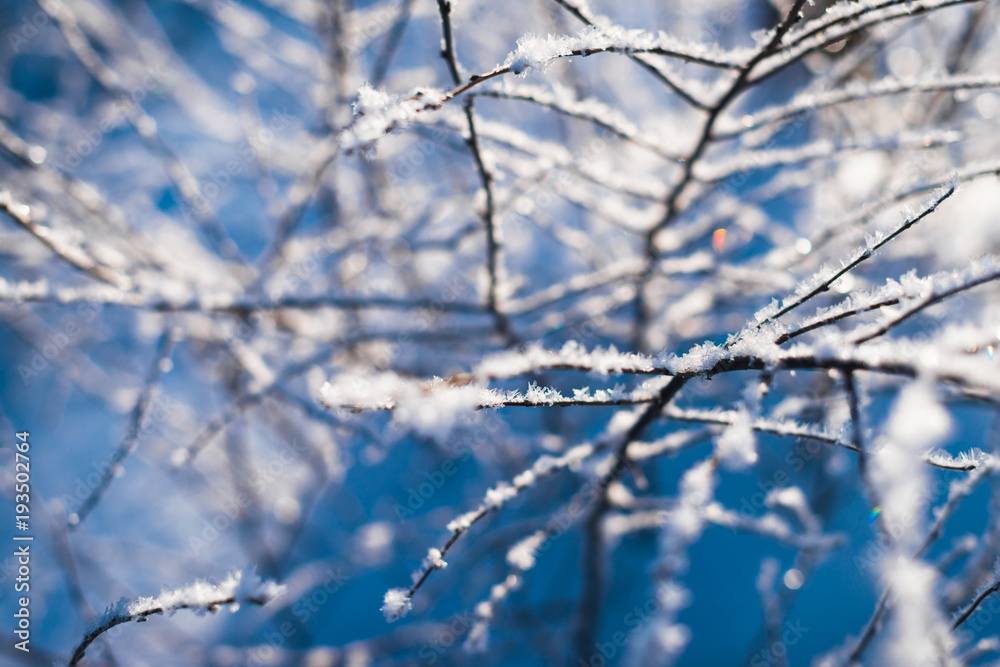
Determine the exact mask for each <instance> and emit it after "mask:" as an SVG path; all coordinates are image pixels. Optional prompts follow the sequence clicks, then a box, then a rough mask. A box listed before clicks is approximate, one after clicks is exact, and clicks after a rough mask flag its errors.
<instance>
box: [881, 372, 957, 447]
mask: <svg viewBox="0 0 1000 667" xmlns="http://www.w3.org/2000/svg"><path fill="white" fill-rule="evenodd" d="M950 431H951V416H950V415H949V414H948V411H947V410H945V409H944V407H943V406H942V405H941V403H940V402H939V401H938V399H937V397H936V396H935V395H934V388H933V386H932V385H931V384H930V383H929V382H927V381H919V382H916V383H914V384H911V385H907V386H906V387H905V388H904V389H903V390H902V391H901V392H900V395H899V398H898V399H897V401H896V404H895V405H894V406H893V410H892V415H891V416H890V417H889V433H890V436H891V437H892V438H893V439H894V440H895V441H896V442H907V443H909V444H908V445H907V448H912V449H919V450H925V449H928V448H930V447H933V446H934V445H936V444H938V443H939V442H940V441H941V440H943V439H944V438H945V437H946V436H947V435H948V433H949V432H950Z"/></svg>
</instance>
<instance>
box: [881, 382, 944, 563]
mask: <svg viewBox="0 0 1000 667" xmlns="http://www.w3.org/2000/svg"><path fill="white" fill-rule="evenodd" d="M950 430H951V417H950V416H949V415H948V412H947V411H946V410H945V409H944V408H943V407H942V406H941V404H940V403H939V402H938V400H937V397H936V396H935V395H934V389H933V386H932V385H931V384H930V383H929V382H928V381H927V380H926V379H919V380H917V381H916V382H914V383H912V384H910V385H907V386H906V387H904V388H903V390H902V391H900V393H899V397H898V398H897V399H896V402H895V404H894V405H893V407H892V411H891V412H890V414H889V422H888V424H887V426H886V431H885V434H884V435H883V438H882V441H883V443H884V446H883V447H882V449H881V450H880V451H879V453H878V456H876V457H875V460H874V465H873V466H872V481H873V482H874V483H875V488H877V489H879V490H880V493H879V496H880V499H881V503H882V510H883V518H884V520H885V522H886V525H889V526H893V528H894V536H895V537H896V540H897V547H898V548H899V549H903V550H910V552H912V550H915V549H916V548H918V546H919V543H920V541H921V540H922V536H923V534H924V530H923V524H924V520H923V519H924V515H925V510H926V507H927V505H928V504H929V503H930V501H931V499H932V498H931V497H930V496H931V494H930V490H929V486H930V485H929V477H928V472H927V466H926V464H925V463H924V454H925V452H926V451H927V450H928V449H931V448H932V447H934V446H936V445H938V444H939V443H940V442H941V440H943V439H944V438H945V437H946V436H947V435H948V432H949V431H950Z"/></svg>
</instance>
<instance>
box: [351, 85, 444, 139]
mask: <svg viewBox="0 0 1000 667" xmlns="http://www.w3.org/2000/svg"><path fill="white" fill-rule="evenodd" d="M442 96H443V93H442V92H441V91H439V90H435V89H430V88H422V89H419V90H414V91H413V92H412V93H411V94H410V95H409V96H407V97H402V98H401V97H400V96H399V95H393V94H390V93H387V92H385V91H384V90H379V89H377V88H373V87H372V86H371V84H369V83H365V84H364V85H363V86H361V89H360V90H358V100H357V102H355V103H354V121H353V122H352V123H351V126H350V127H349V128H347V129H346V130H345V131H344V132H343V134H342V135H341V148H342V149H344V150H355V149H359V148H361V149H364V148H368V147H370V146H371V145H372V144H374V143H375V142H376V141H378V140H379V139H380V138H382V137H383V136H384V135H385V134H387V133H389V132H391V131H392V130H393V129H395V128H397V127H405V126H406V125H407V124H408V123H409V122H410V121H411V120H413V118H414V116H415V115H416V114H418V113H420V112H421V111H424V110H427V109H431V108H433V107H434V106H435V105H437V104H439V103H440V102H441V99H442Z"/></svg>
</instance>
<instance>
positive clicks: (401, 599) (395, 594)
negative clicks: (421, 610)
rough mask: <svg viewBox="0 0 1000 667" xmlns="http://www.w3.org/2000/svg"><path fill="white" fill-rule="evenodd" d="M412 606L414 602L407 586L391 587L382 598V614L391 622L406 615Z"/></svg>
mask: <svg viewBox="0 0 1000 667" xmlns="http://www.w3.org/2000/svg"><path fill="white" fill-rule="evenodd" d="M412 608H413V603H412V602H410V596H409V595H408V594H407V591H406V589H405V588H390V589H389V590H388V591H386V593H385V597H384V598H382V614H383V615H384V616H385V620H387V621H389V622H390V623H392V622H393V621H398V620H399V619H401V618H403V617H404V616H406V614H407V613H409V611H410V609H412Z"/></svg>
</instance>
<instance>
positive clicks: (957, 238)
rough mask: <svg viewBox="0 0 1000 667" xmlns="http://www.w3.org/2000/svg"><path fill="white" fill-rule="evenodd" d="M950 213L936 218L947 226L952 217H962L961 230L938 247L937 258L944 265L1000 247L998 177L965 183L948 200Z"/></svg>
mask: <svg viewBox="0 0 1000 667" xmlns="http://www.w3.org/2000/svg"><path fill="white" fill-rule="evenodd" d="M948 210H949V213H950V216H947V217H945V218H943V219H941V220H933V222H934V224H936V225H942V226H946V225H948V224H950V223H949V220H961V221H962V232H961V233H960V234H955V233H947V231H946V230H947V229H948V228H947V227H944V229H941V230H940V231H941V233H943V234H947V237H946V238H947V239H948V242H947V243H940V244H938V245H937V246H936V247H935V251H936V253H937V256H938V261H939V262H940V263H941V265H942V266H947V267H951V266H955V265H957V264H960V263H965V262H967V261H968V260H969V258H970V257H977V256H979V255H981V254H982V253H983V251H984V250H986V249H988V248H993V249H996V248H997V247H1000V245H998V244H1000V225H998V224H997V215H996V212H997V211H998V210H1000V188H998V187H997V185H996V181H995V180H989V179H981V180H975V181H972V182H970V183H963V184H962V189H961V190H960V191H959V192H957V193H955V195H954V196H953V197H952V199H951V201H950V202H948Z"/></svg>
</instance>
